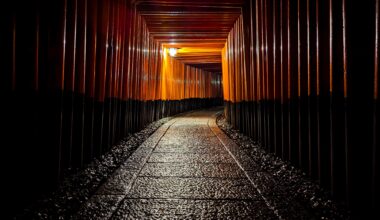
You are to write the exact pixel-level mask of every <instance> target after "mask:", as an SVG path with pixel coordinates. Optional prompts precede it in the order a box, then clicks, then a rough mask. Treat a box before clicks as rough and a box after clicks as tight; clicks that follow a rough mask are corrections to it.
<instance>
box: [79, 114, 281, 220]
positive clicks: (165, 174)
mask: <svg viewBox="0 0 380 220" xmlns="http://www.w3.org/2000/svg"><path fill="white" fill-rule="evenodd" d="M216 111H217V110H215V109H214V110H204V111H197V112H192V113H188V114H186V115H183V116H180V117H176V118H174V119H173V120H171V121H169V122H168V123H166V124H165V125H163V126H162V127H160V128H159V129H158V130H157V131H156V132H155V133H154V134H153V135H152V136H151V137H150V138H148V139H147V140H146V141H145V142H144V143H143V144H142V145H141V146H140V147H139V148H138V149H137V150H136V151H135V152H134V153H133V154H132V156H131V157H130V158H129V159H128V160H127V161H125V163H124V164H123V165H122V166H121V167H120V168H119V169H118V170H117V171H116V172H115V173H114V174H113V176H112V177H111V178H110V179H108V180H107V182H106V183H105V184H104V185H103V186H102V187H100V189H99V190H98V191H97V193H96V194H95V195H94V196H93V197H92V198H91V199H90V200H89V201H88V202H87V203H86V204H85V205H84V206H83V207H82V208H81V210H80V212H79V213H78V214H77V216H76V217H75V218H78V219H82V218H91V219H200V218H205V219H243V218H244V219H247V218H250V219H255V218H259V219H278V216H276V215H275V214H274V211H273V210H272V209H271V208H269V207H270V206H268V205H267V204H268V202H266V200H265V197H263V196H262V194H261V193H260V191H259V190H257V188H256V186H255V185H254V183H253V182H252V181H251V179H250V173H252V172H254V171H253V170H254V163H252V161H249V158H248V157H245V156H244V155H243V154H241V153H240V152H239V150H238V147H237V146H236V145H235V144H234V143H233V142H232V141H231V140H230V139H229V138H228V137H227V136H226V135H224V133H223V132H222V131H221V130H220V129H219V128H218V127H217V125H216V123H215V113H216Z"/></svg>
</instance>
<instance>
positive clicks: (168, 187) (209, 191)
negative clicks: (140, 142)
mask: <svg viewBox="0 0 380 220" xmlns="http://www.w3.org/2000/svg"><path fill="white" fill-rule="evenodd" d="M126 198H186V199H255V200H259V199H260V198H261V197H260V195H259V194H258V192H257V191H256V190H255V189H253V188H252V185H251V183H250V182H249V180H248V179H246V178H245V179H222V178H220V179H217V178H181V177H138V178H137V179H136V181H135V183H134V186H133V187H132V189H131V191H130V192H129V193H128V194H127V195H126Z"/></svg>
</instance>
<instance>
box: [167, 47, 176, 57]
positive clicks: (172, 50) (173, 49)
mask: <svg viewBox="0 0 380 220" xmlns="http://www.w3.org/2000/svg"><path fill="white" fill-rule="evenodd" d="M176 54H177V48H169V55H170V56H172V57H174V56H175V55H176Z"/></svg>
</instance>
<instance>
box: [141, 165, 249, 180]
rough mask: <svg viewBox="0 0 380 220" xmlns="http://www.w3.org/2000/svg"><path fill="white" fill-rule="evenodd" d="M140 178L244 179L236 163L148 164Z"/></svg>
mask: <svg viewBox="0 0 380 220" xmlns="http://www.w3.org/2000/svg"><path fill="white" fill-rule="evenodd" d="M140 176H148V177H149V176H151V177H153V176H156V177H160V176H173V177H174V176H176V177H220V178H244V177H245V174H244V172H243V171H242V170H241V169H240V168H239V167H238V166H237V165H236V164H235V163H218V164H213V163H196V164H190V163H146V164H145V166H144V168H143V169H142V170H141V172H140Z"/></svg>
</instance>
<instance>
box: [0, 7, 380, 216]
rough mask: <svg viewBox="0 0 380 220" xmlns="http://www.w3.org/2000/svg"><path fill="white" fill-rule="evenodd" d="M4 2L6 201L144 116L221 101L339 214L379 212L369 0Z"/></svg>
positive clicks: (373, 13) (84, 157)
mask: <svg viewBox="0 0 380 220" xmlns="http://www.w3.org/2000/svg"><path fill="white" fill-rule="evenodd" d="M8 4H9V6H8V7H1V9H0V10H1V12H0V30H1V32H0V58H1V59H0V71H1V73H0V94H1V101H2V104H1V116H0V117H1V122H0V128H1V129H0V130H1V139H0V141H1V146H2V148H1V149H2V155H3V156H2V158H3V159H2V162H3V163H4V165H3V166H2V167H3V169H4V172H3V177H4V179H3V182H6V187H5V188H4V190H6V191H7V193H6V196H2V197H3V200H4V201H5V203H6V204H7V206H6V208H7V209H8V211H9V215H11V216H13V215H15V214H16V213H20V211H21V210H22V209H23V208H25V207H27V206H28V205H29V204H31V203H32V202H33V201H36V200H38V199H41V198H45V197H44V196H46V195H48V194H49V193H51V192H55V190H56V189H57V187H58V186H60V185H61V184H62V183H63V182H64V180H65V178H66V177H67V176H70V175H73V173H75V172H77V171H80V170H82V169H84V168H86V167H88V165H89V164H91V163H92V162H93V161H94V160H101V158H104V155H106V154H107V153H108V152H111V151H110V150H111V149H113V148H112V147H113V146H115V145H117V144H118V143H120V141H121V140H125V138H127V137H131V134H132V135H133V134H135V133H136V132H139V131H141V130H142V129H144V128H145V127H146V126H147V125H149V124H151V123H152V122H155V121H158V120H160V119H162V118H167V117H170V116H174V115H178V114H179V113H183V112H188V111H191V110H196V109H207V108H210V107H214V106H222V105H224V111H223V115H224V117H225V119H226V121H227V123H229V124H230V125H231V126H232V127H233V128H234V129H236V130H238V131H239V132H241V133H242V134H244V135H246V136H247V137H249V138H251V139H252V140H253V142H254V144H255V145H256V146H258V147H260V149H264V150H265V151H266V152H267V153H268V154H270V155H273V156H274V157H277V158H280V159H281V160H282V161H284V162H285V163H290V164H291V165H292V166H294V167H295V168H296V169H298V170H300V172H303V173H304V175H305V176H306V178H308V179H309V180H310V181H313V182H314V183H316V184H317V185H318V186H320V187H321V188H322V189H323V190H324V191H325V192H326V193H327V194H328V196H329V198H331V199H332V201H333V202H334V203H336V204H339V206H342V207H344V209H347V210H349V211H348V213H350V215H351V214H352V216H353V217H363V216H367V215H373V214H374V215H376V213H377V215H378V211H377V212H376V211H375V210H378V208H379V204H380V191H379V190H380V187H379V186H380V179H379V169H380V168H379V155H380V153H379V152H380V150H379V142H380V141H379V139H378V137H379V135H380V134H379V123H378V120H377V119H378V117H379V107H378V100H377V99H378V96H379V89H378V87H379V77H378V75H379V43H380V42H379V41H380V39H379V32H380V31H379V22H380V8H379V7H380V6H379V5H380V1H379V0H372V1H355V0H334V1H333V0H294V1H293V0H91V1H90V0H56V1H50V0H30V1H22V0H15V1H9V2H8ZM168 131H170V130H168ZM102 155H103V157H102ZM77 205H78V206H79V205H80V204H77ZM289 206H291V204H289ZM6 215H8V213H6Z"/></svg>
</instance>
